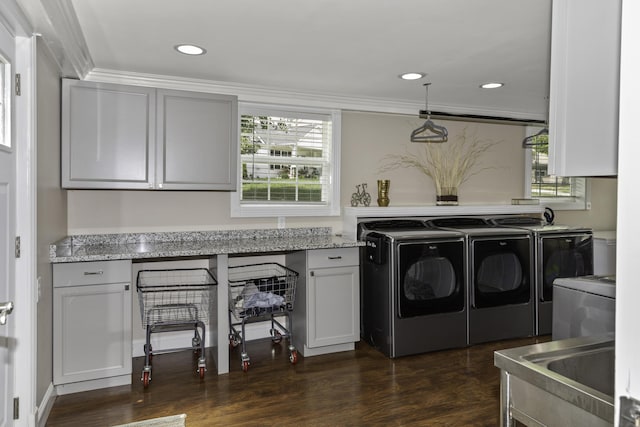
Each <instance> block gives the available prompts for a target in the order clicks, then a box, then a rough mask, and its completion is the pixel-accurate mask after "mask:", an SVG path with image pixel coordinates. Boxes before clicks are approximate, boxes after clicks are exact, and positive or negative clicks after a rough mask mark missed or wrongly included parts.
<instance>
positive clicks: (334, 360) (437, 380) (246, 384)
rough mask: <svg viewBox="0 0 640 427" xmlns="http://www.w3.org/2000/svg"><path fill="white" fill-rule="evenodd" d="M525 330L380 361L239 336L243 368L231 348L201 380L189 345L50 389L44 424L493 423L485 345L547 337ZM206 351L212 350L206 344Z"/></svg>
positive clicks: (368, 354) (495, 403) (494, 403)
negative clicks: (83, 387) (218, 369)
mask: <svg viewBox="0 0 640 427" xmlns="http://www.w3.org/2000/svg"><path fill="white" fill-rule="evenodd" d="M548 340H549V337H548V336H547V337H538V338H526V339H518V340H509V341H500V342H494V343H489V344H482V345H476V346H474V347H470V348H464V349H456V350H446V351H440V352H434V353H428V354H422V355H417V356H409V357H402V358H398V359H388V358H386V357H385V356H383V355H382V354H381V353H379V352H378V351H376V350H374V349H372V348H371V347H370V346H368V345H367V344H366V343H363V342H360V343H358V344H357V347H356V351H354V352H343V353H337V354H331V355H325V356H316V357H309V358H303V357H300V359H299V361H298V364H297V365H295V366H293V365H291V364H290V363H289V360H288V352H287V349H286V345H285V343H281V344H279V345H272V344H271V342H270V341H268V340H265V341H252V342H249V343H248V344H247V351H248V353H249V355H250V357H251V367H250V369H249V372H247V373H244V372H242V370H241V365H240V356H239V351H238V349H234V350H232V352H231V372H230V373H229V374H227V375H220V376H217V375H216V374H215V373H214V372H215V371H214V369H213V366H214V365H213V361H212V360H211V361H209V362H208V363H209V366H210V367H211V369H210V371H209V372H207V375H206V376H205V379H204V380H202V381H201V380H200V379H199V377H198V376H197V375H196V373H195V367H196V361H197V360H196V358H194V357H193V354H192V352H191V351H182V352H178V353H173V354H164V355H158V356H155V357H154V360H153V378H152V382H151V385H150V386H149V388H148V389H147V390H145V389H144V388H143V386H142V383H141V382H140V372H141V370H142V366H143V364H144V360H143V359H142V358H135V359H134V363H133V369H134V372H133V384H132V385H130V386H121V387H112V388H108V389H103V390H95V391H90V392H85V393H76V394H71V395H65V396H58V397H57V398H56V401H55V404H54V406H53V409H52V411H51V414H50V415H49V419H48V422H47V426H50V427H55V426H65V427H70V426H83V427H90V426H112V425H116V424H122V423H127V422H132V421H139V420H144V419H149V418H154V417H160V416H168V415H176V414H181V413H186V414H187V426H190V427H195V426H218V425H219V426H242V425H252V426H271V425H291V426H294V425H295V426H359V425H367V426H369V425H385V426H402V425H412V426H415V425H421V426H491V427H495V426H497V425H499V388H500V380H499V371H498V369H497V368H495V367H494V366H493V351H494V350H499V349H504V348H510V347H519V346H522V345H528V344H533V343H536V342H543V341H548ZM209 353H211V352H209Z"/></svg>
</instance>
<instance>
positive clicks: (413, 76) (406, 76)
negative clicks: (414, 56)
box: [400, 73, 426, 80]
mask: <svg viewBox="0 0 640 427" xmlns="http://www.w3.org/2000/svg"><path fill="white" fill-rule="evenodd" d="M425 75H426V74H425V73H404V74H400V78H401V79H402V80H418V79H421V78H423V77H424V76H425Z"/></svg>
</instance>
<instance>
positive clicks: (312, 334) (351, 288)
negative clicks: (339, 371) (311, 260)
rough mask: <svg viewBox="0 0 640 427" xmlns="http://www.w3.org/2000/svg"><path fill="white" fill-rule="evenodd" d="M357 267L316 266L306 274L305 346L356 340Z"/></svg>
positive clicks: (357, 306)
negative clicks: (306, 325) (306, 343)
mask: <svg viewBox="0 0 640 427" xmlns="http://www.w3.org/2000/svg"><path fill="white" fill-rule="evenodd" d="M359 277H360V276H359V274H358V267H338V268H318V269H315V270H312V271H311V272H310V273H309V282H308V287H307V292H308V294H307V316H308V317H307V321H308V322H309V323H308V331H307V339H308V346H309V348H314V347H322V346H327V345H335V344H343V343H352V342H355V341H358V340H359V339H360V310H359V307H360V304H359V289H358V288H359V286H360V281H359Z"/></svg>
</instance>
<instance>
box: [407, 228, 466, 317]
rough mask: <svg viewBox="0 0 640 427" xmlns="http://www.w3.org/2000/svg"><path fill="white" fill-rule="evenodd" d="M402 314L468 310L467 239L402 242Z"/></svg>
mask: <svg viewBox="0 0 640 427" xmlns="http://www.w3.org/2000/svg"><path fill="white" fill-rule="evenodd" d="M397 254H398V274H397V283H396V289H397V300H398V316H399V317H400V318H406V317H414V316H423V315H429V314H436V313H445V312H458V311H462V310H464V286H463V284H464V259H465V258H464V257H465V255H464V242H463V241H462V240H457V241H454V242H420V243H400V244H399V245H398V252H397Z"/></svg>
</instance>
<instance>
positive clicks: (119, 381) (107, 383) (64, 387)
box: [56, 374, 131, 396]
mask: <svg viewBox="0 0 640 427" xmlns="http://www.w3.org/2000/svg"><path fill="white" fill-rule="evenodd" d="M128 384H131V374H126V375H118V376H116V377H108V378H100V379H97V380H89V381H78V382H77V383H67V384H59V385H57V386H56V394H57V395H58V396H62V395H65V394H71V393H80V392H83V391H89V390H97V389H100V388H109V387H117V386H120V385H128Z"/></svg>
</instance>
